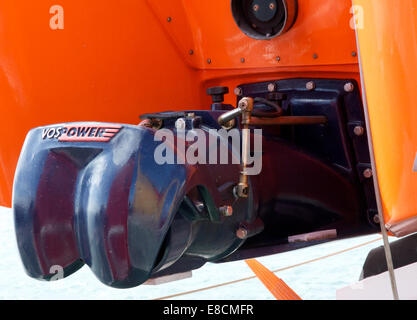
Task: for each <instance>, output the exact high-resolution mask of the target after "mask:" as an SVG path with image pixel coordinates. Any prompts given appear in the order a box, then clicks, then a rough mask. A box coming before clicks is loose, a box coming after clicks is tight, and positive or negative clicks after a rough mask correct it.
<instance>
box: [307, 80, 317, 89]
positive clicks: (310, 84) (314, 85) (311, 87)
mask: <svg viewBox="0 0 417 320" xmlns="http://www.w3.org/2000/svg"><path fill="white" fill-rule="evenodd" d="M306 89H307V90H309V91H311V90H314V89H316V83H315V82H314V81H309V82H307V83H306Z"/></svg>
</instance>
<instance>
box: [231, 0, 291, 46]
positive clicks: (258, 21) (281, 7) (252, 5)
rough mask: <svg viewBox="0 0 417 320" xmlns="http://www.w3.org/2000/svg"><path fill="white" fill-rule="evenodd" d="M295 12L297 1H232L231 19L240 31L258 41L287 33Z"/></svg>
mask: <svg viewBox="0 0 417 320" xmlns="http://www.w3.org/2000/svg"><path fill="white" fill-rule="evenodd" d="M297 12H298V1H297V0H232V13H233V18H234V19H235V22H236V24H237V25H238V27H239V28H240V30H242V31H243V32H244V33H245V34H246V35H247V36H249V37H251V38H255V39H259V40H265V39H272V38H274V37H277V36H279V35H280V34H283V33H284V32H287V31H288V30H289V29H290V28H291V27H292V25H293V24H294V22H295V20H296V18H297Z"/></svg>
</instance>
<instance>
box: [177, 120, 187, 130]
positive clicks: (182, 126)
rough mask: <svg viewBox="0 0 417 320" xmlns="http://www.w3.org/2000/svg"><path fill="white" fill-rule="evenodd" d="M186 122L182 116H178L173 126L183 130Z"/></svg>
mask: <svg viewBox="0 0 417 320" xmlns="http://www.w3.org/2000/svg"><path fill="white" fill-rule="evenodd" d="M185 127H186V123H185V120H184V118H178V119H177V121H175V128H176V129H177V130H185Z"/></svg>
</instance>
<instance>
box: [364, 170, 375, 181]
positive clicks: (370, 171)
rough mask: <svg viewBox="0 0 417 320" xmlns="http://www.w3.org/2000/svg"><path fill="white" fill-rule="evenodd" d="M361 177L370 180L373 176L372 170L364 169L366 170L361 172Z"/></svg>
mask: <svg viewBox="0 0 417 320" xmlns="http://www.w3.org/2000/svg"><path fill="white" fill-rule="evenodd" d="M363 176H364V177H365V178H366V179H370V178H372V176H373V172H372V169H366V170H365V171H364V172H363Z"/></svg>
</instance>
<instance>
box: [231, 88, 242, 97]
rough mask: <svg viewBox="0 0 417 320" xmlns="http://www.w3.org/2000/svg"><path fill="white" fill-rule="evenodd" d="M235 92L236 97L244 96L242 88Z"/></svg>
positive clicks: (236, 89)
mask: <svg viewBox="0 0 417 320" xmlns="http://www.w3.org/2000/svg"><path fill="white" fill-rule="evenodd" d="M233 92H234V93H235V95H237V96H241V95H242V88H239V87H237V88H235V90H233Z"/></svg>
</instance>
